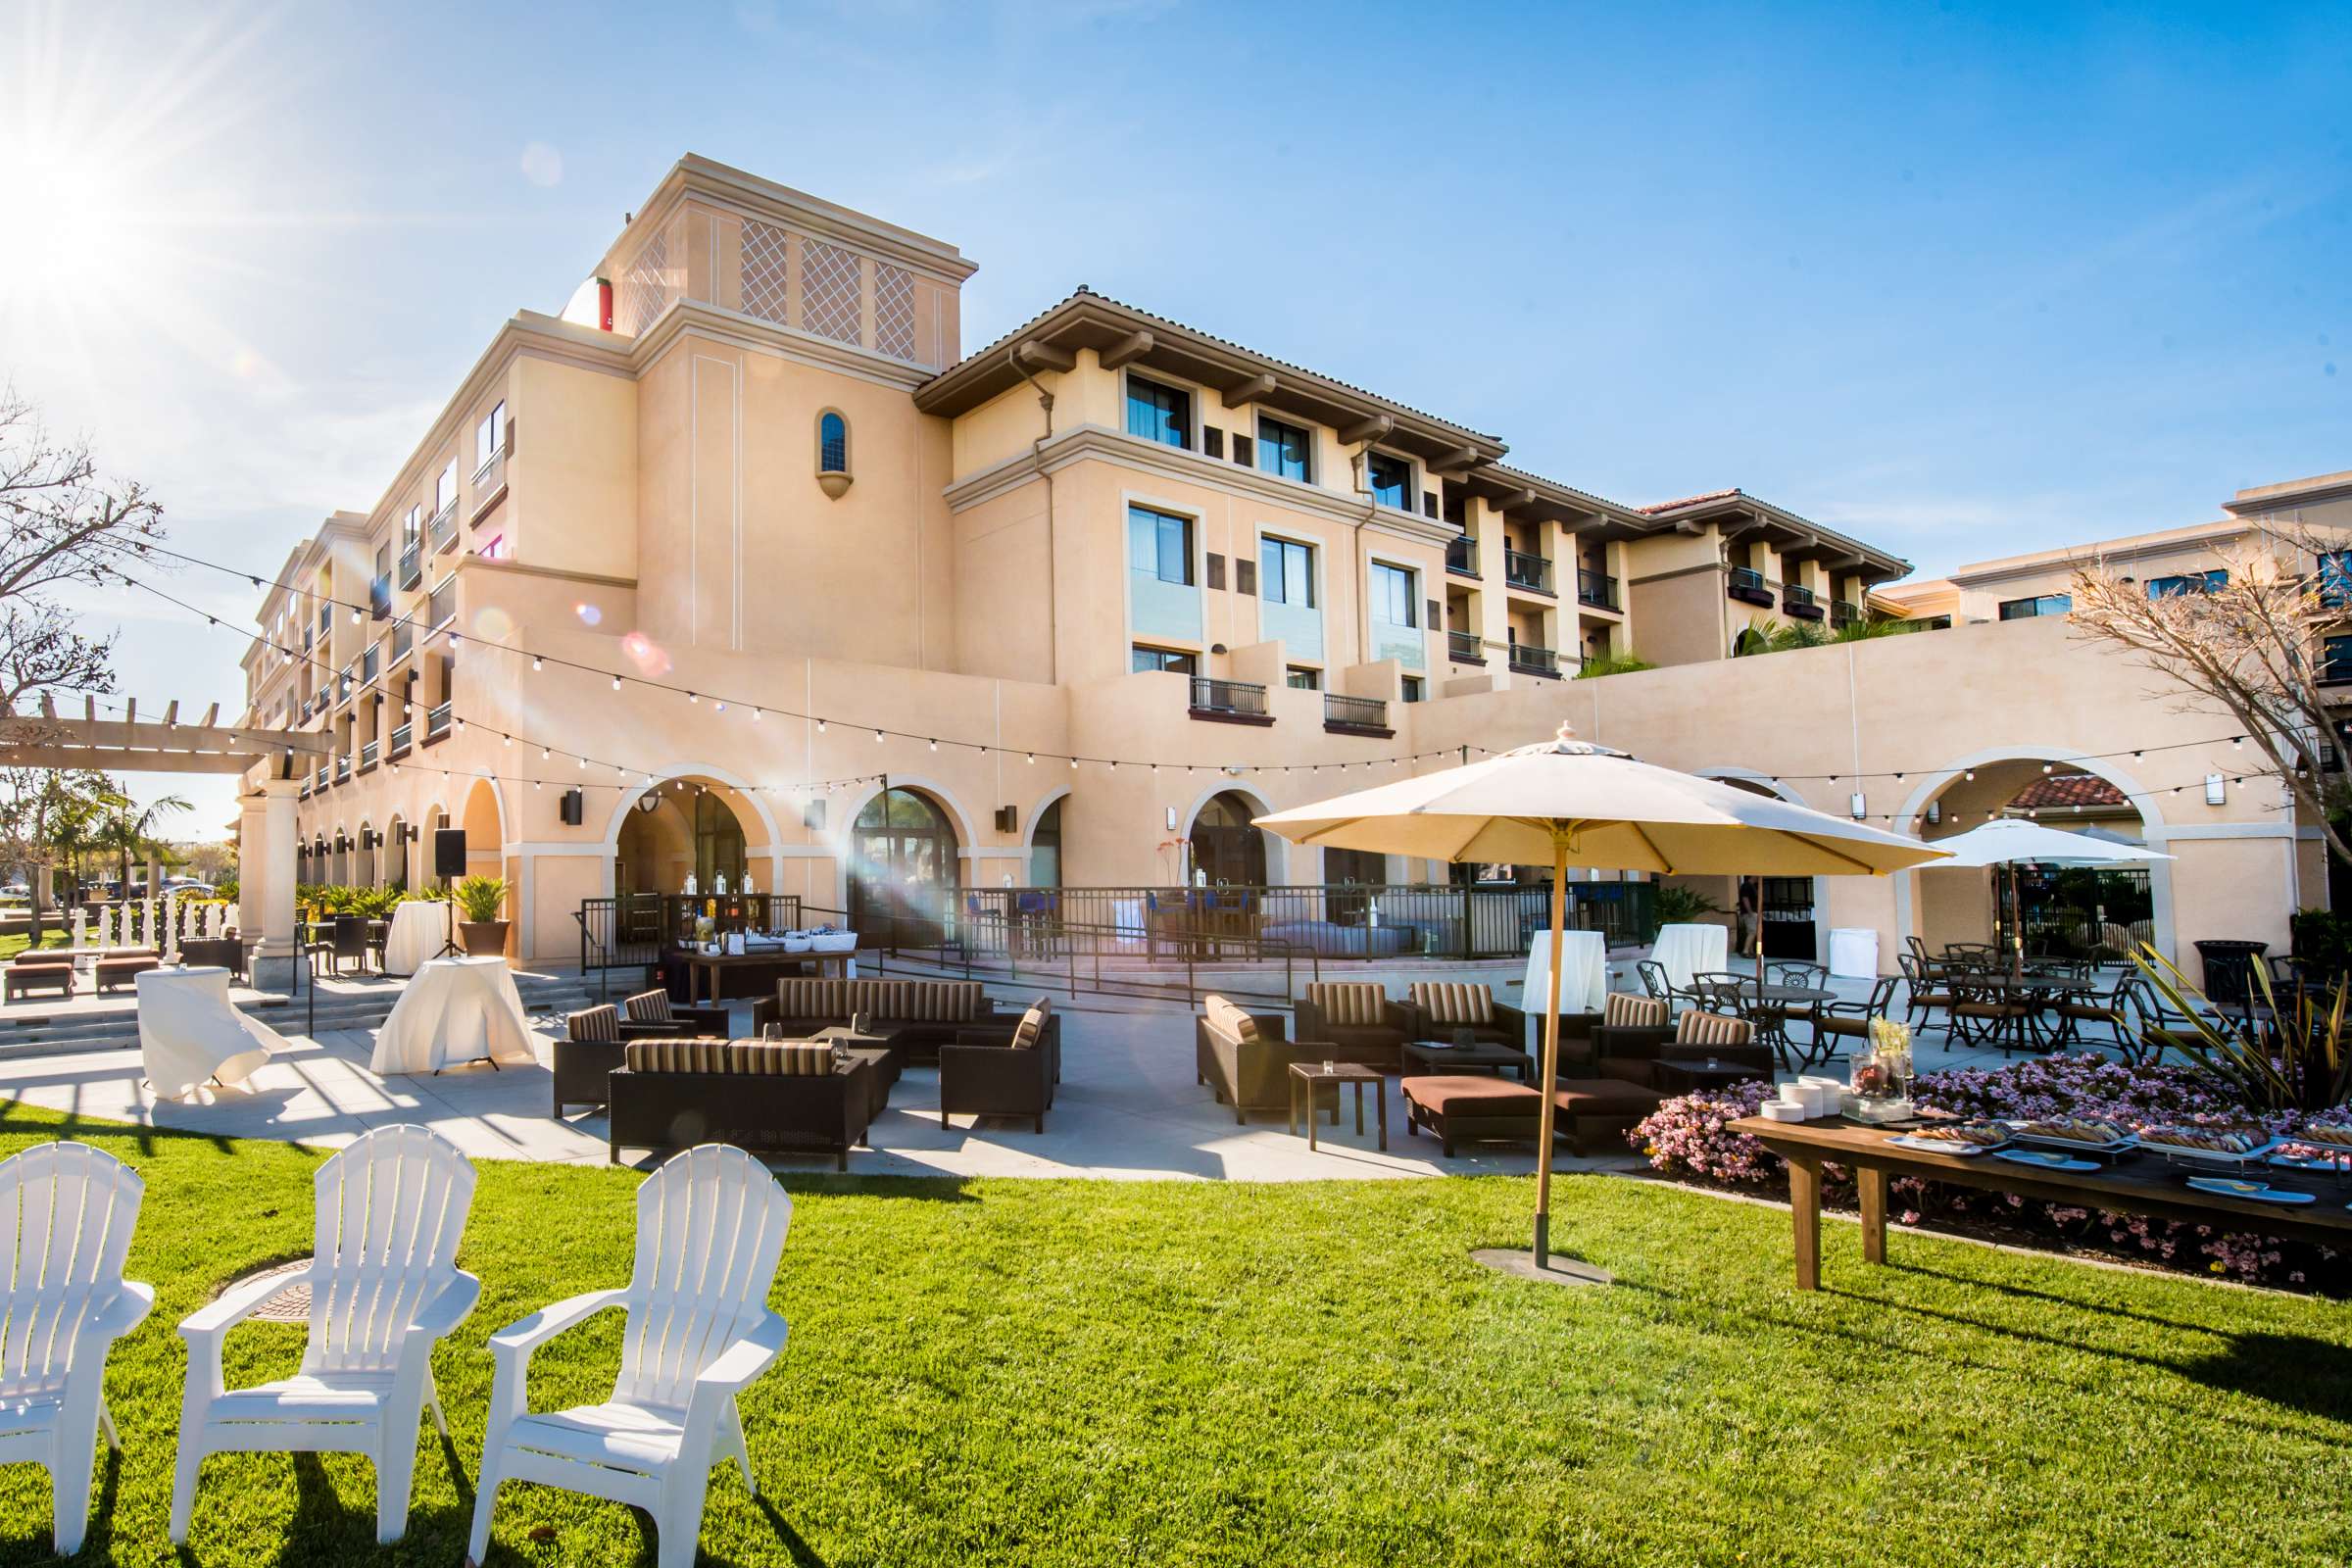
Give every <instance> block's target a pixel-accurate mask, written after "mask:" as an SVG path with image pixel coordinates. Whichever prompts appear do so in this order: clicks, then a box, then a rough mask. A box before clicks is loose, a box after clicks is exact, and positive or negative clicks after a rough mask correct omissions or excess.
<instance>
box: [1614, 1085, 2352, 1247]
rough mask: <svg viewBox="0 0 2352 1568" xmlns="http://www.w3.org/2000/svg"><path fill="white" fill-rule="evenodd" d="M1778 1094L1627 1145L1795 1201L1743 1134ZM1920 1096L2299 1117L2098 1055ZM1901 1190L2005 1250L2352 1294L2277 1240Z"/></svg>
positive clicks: (1693, 1104)
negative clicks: (1743, 1125) (2073, 1250)
mask: <svg viewBox="0 0 2352 1568" xmlns="http://www.w3.org/2000/svg"><path fill="white" fill-rule="evenodd" d="M1771 1093H1772V1091H1771V1089H1770V1087H1769V1086H1768V1085H1765V1084H1761V1083H1753V1084H1740V1085H1736V1086H1734V1087H1733V1088H1731V1089H1729V1090H1724V1091H1708V1092H1703V1093H1700V1094H1694V1095H1684V1096H1682V1097H1680V1098H1678V1099H1674V1100H1669V1101H1667V1102H1666V1103H1664V1104H1662V1105H1660V1106H1659V1107H1658V1109H1657V1110H1656V1112H1655V1113H1654V1114H1652V1115H1651V1116H1649V1117H1648V1119H1646V1120H1644V1121H1643V1122H1642V1125H1641V1126H1639V1127H1637V1128H1635V1129H1634V1130H1633V1131H1632V1132H1631V1133H1629V1134H1628V1135H1627V1137H1628V1139H1629V1141H1630V1142H1631V1143H1632V1144H1633V1146H1634V1148H1635V1149H1637V1150H1639V1151H1641V1152H1642V1154H1644V1155H1645V1156H1647V1158H1648V1160H1649V1162H1650V1164H1651V1165H1653V1166H1655V1167H1656V1168H1657V1169H1659V1170H1661V1171H1664V1172H1665V1173H1666V1174H1668V1175H1670V1176H1676V1177H1680V1178H1683V1179H1685V1180H1688V1181H1692V1182H1696V1183H1700V1184H1703V1185H1707V1186H1720V1187H1734V1188H1763V1189H1768V1190H1773V1191H1786V1189H1787V1187H1788V1181H1789V1171H1788V1166H1787V1165H1786V1164H1785V1163H1784V1162H1783V1161H1782V1160H1781V1158H1780V1157H1779V1156H1778V1155H1776V1154H1774V1153H1772V1152H1769V1151H1767V1150H1766V1149H1765V1148H1764V1146H1763V1145H1762V1144H1760V1143H1758V1142H1757V1141H1756V1140H1755V1139H1753V1138H1751V1137H1749V1136H1747V1135H1746V1134H1745V1133H1736V1132H1733V1131H1732V1130H1731V1124H1732V1123H1733V1122H1734V1121H1735V1120H1737V1119H1738V1118H1740V1117H1741V1116H1751V1115H1754V1114H1755V1112H1756V1107H1757V1106H1758V1105H1759V1104H1761V1103H1763V1102H1764V1101H1765V1100H1766V1099H1768V1098H1769V1097H1770V1095H1771ZM1912 1098H1913V1099H1914V1100H1915V1101H1917V1102H1918V1103H1920V1104H1922V1105H1928V1106H1933V1107H1935V1108H1936V1109H1939V1110H1949V1111H1953V1112H1955V1113H1957V1114H1960V1115H1964V1116H2000V1117H2034V1116H2056V1115H2076V1116H2097V1117H2103V1118H2109V1119H2113V1120H2117V1121H2122V1122H2125V1123H2127V1124H2132V1125H2136V1124H2140V1123H2145V1122H2151V1121H2172V1122H2190V1123H2204V1122H2223V1121H2247V1120H2251V1121H2258V1122H2261V1123H2262V1124H2264V1125H2265V1126H2267V1127H2269V1128H2270V1129H2271V1131H2272V1132H2274V1133H2285V1132H2288V1131H2291V1130H2292V1124H2293V1122H2294V1118H2292V1117H2290V1116H2283V1115H2270V1116H2263V1115H2255V1114H2253V1113H2251V1112H2249V1111H2248V1110H2247V1109H2246V1108H2245V1107H2244V1106H2243V1105H2242V1104H2240V1103H2238V1102H2237V1101H2236V1100H2235V1099H2234V1098H2233V1097H2232V1096H2231V1095H2230V1094H2229V1092H2228V1090H2227V1089H2226V1088H2225V1087H2224V1086H2222V1085H2221V1084H2219V1083H2218V1082H2217V1081H2216V1080H2214V1079H2213V1078H2211V1077H2209V1076H2207V1075H2206V1074H2203V1073H2200V1072H2198V1071H2196V1070H2195V1069H2193V1068H2188V1067H2174V1066H2154V1065H2148V1066H2132V1065H2130V1064H2128V1063H2125V1062H2121V1061H2117V1060H2115V1059H2113V1058H2111V1057H2108V1056H2102V1055H2097V1054H2089V1053H2084V1054H2070V1055H2057V1056H2042V1057H2037V1058H2034V1059H2032V1060H2027V1061H2020V1062H2014V1063H2010V1064H2007V1065H2004V1066H2000V1067H1992V1068H1982V1069H1980V1068H1974V1067H1956V1068H1952V1069H1949V1070H1947V1071H1944V1072H1938V1073H1929V1074H1927V1075H1925V1076H1923V1077H1922V1078H1920V1079H1919V1080H1918V1081H1917V1083H1915V1084H1914V1085H1913V1087H1912ZM2345 1115H2346V1112H2345V1111H2343V1110H2336V1111H2330V1112H2327V1114H2326V1115H2325V1116H2323V1117H2316V1118H2313V1119H2314V1120H2315V1121H2323V1120H2324V1121H2340V1120H2342V1119H2344V1118H2345ZM1825 1177H1827V1179H1828V1187H1829V1196H1830V1197H1831V1198H1832V1200H1833V1201H1836V1200H1837V1199H1838V1197H1839V1196H1841V1194H1843V1193H1844V1192H1845V1191H1846V1190H1847V1189H1849V1188H1850V1185H1851V1184H1850V1181H1847V1180H1846V1179H1845V1178H1844V1177H1843V1173H1842V1172H1839V1171H1838V1170H1837V1169H1836V1167H1830V1168H1829V1169H1828V1170H1826V1171H1825ZM1890 1191H1891V1194H1892V1196H1893V1197H1894V1199H1895V1201H1898V1202H1900V1203H1902V1204H1904V1205H1905V1206H1904V1207H1903V1208H1902V1210H1901V1211H1900V1218H1901V1220H1902V1223H1904V1224H1906V1225H1915V1224H1918V1223H1920V1222H1921V1221H1923V1220H1927V1219H1931V1218H1932V1219H1934V1220H1935V1221H1936V1222H1937V1223H1939V1224H1941V1225H1943V1226H1944V1227H1946V1228H1949V1229H1953V1230H1957V1231H1962V1232H1966V1233H1971V1234H1997V1235H1999V1236H2000V1238H2001V1239H2002V1240H2004V1241H2006V1240H2020V1239H2027V1238H2030V1237H2039V1238H2041V1239H2044V1240H2047V1239H2051V1238H2055V1239H2056V1240H2058V1241H2060V1242H2062V1243H2063V1244H2065V1245H2067V1246H2070V1247H2077V1248H2083V1249H2087V1250H2093V1251H2098V1252H2104V1253H2108V1254H2110V1255H2115V1256H2121V1257H2128V1258H2137V1259H2143V1260H2147V1261H2152V1262H2156V1263H2159V1264H2162V1265H2164V1266H2167V1267H2173V1268H2183V1269H2192V1268H2193V1269H2202V1270H2204V1271H2206V1272H2210V1273H2214V1274H2221V1275H2226V1276H2228V1277H2229V1278H2233V1279H2239V1280H2245V1281H2249V1282H2252V1281H2261V1282H2266V1283H2273V1284H2283V1285H2308V1284H2311V1283H2312V1282H2313V1280H2314V1277H2315V1270H2322V1269H2324V1273H2320V1274H2319V1275H2318V1276H2317V1277H2318V1278H2320V1279H2322V1280H2323V1281H2324V1282H2325V1284H2326V1285H2327V1289H2329V1290H2330V1291H2343V1290H2348V1289H2352V1278H2348V1277H2347V1271H2346V1270H2345V1268H2344V1264H2343V1259H2342V1258H2341V1257H2340V1256H2339V1255H2338V1254H2337V1253H2335V1252H2333V1251H2330V1250H2327V1249H2325V1248H2318V1247H2310V1246H2305V1245H2302V1244H2299V1243H2294V1242H2285V1241H2280V1240H2278V1239H2277V1238H2275V1237H2267V1236H2260V1235H2255V1234H2252V1233H2247V1232H2234V1231H2233V1232H2218V1231H2216V1230H2215V1229H2214V1228H2213V1227H2212V1226H2209V1225H2186V1224H2180V1223H2178V1222H2176V1221H2171V1220H2161V1219H2149V1218H2145V1217H2143V1216H2139V1215H2133V1214H2115V1213H2110V1212H2108V1211H2106V1210H2103V1209H2087V1208H2081V1207H2074V1206H2069V1205H2064V1204H2057V1203H2043V1202H2038V1201H2032V1200H2028V1199H2024V1198H2020V1197H2016V1196H2014V1195H2010V1194H2001V1193H1986V1192H1984V1191H1982V1190H1979V1189H1974V1188H1964V1187H1947V1186H1944V1185H1942V1184H1940V1183H1936V1182H1926V1181H1920V1180H1917V1179H1915V1178H1908V1177H1906V1178H1901V1179H1898V1180H1896V1181H1895V1182H1894V1183H1893V1184H1892V1186H1891V1189H1890ZM2021 1233H2022V1234H2021Z"/></svg>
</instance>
